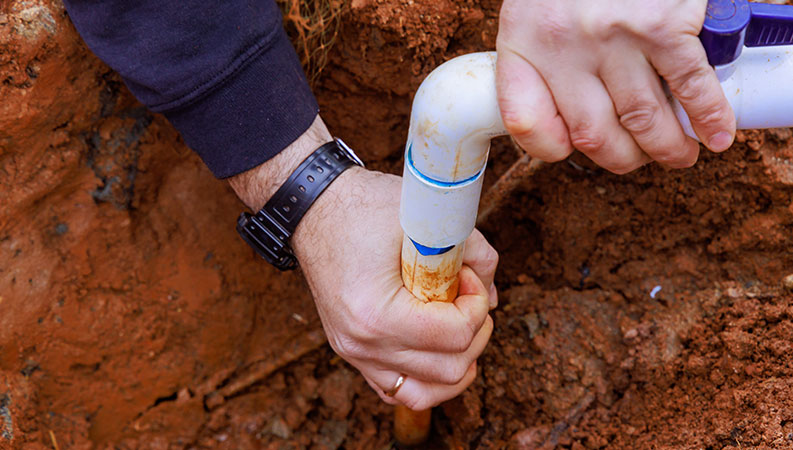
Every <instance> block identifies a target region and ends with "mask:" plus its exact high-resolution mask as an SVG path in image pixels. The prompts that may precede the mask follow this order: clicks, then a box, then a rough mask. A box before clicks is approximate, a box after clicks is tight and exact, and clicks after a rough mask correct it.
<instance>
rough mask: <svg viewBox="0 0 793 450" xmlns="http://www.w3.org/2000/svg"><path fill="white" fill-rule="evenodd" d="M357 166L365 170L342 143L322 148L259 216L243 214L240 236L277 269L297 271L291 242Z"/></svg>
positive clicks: (290, 177)
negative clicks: (301, 224)
mask: <svg viewBox="0 0 793 450" xmlns="http://www.w3.org/2000/svg"><path fill="white" fill-rule="evenodd" d="M353 165H359V166H363V162H361V160H360V159H359V158H358V156H356V155H355V152H353V151H352V149H350V148H349V147H347V145H346V144H344V142H342V141H341V139H336V140H335V141H334V142H329V143H327V144H325V145H323V146H321V147H320V148H318V149H317V150H315V151H314V152H313V153H312V154H311V155H309V157H308V158H306V159H305V160H304V161H303V162H302V163H301V164H300V165H299V166H298V167H297V169H295V171H294V172H292V174H291V175H290V176H289V178H288V179H287V180H286V182H285V183H284V184H283V185H282V186H281V187H280V188H278V190H277V191H276V193H275V194H274V195H273V196H272V197H271V198H270V201H268V202H267V204H266V205H264V207H263V208H262V209H261V210H260V211H259V212H258V213H256V214H255V215H251V214H249V213H247V212H243V213H242V214H240V217H239V219H238V220H237V232H238V233H239V234H240V236H241V237H242V239H243V240H245V242H247V243H248V244H249V245H250V246H251V247H253V249H254V250H255V251H256V253H258V254H259V255H260V256H261V257H262V258H264V259H265V260H266V261H267V262H269V263H270V264H272V265H274V266H275V267H276V268H278V269H280V270H292V269H295V268H296V267H297V265H298V263H297V258H296V257H295V254H294V252H293V251H292V248H291V247H290V246H289V243H288V240H289V238H290V237H292V234H294V232H295V229H296V228H297V224H298V223H299V222H300V219H302V218H303V215H304V214H305V213H306V211H308V209H309V208H310V207H311V205H312V204H313V203H314V201H316V199H317V198H318V197H319V196H320V195H321V194H322V192H323V191H324V190H325V188H327V187H328V185H330V183H331V182H333V180H335V179H336V178H337V177H338V176H339V175H340V174H341V173H342V172H344V171H345V170H346V169H347V168H348V167H350V166H353Z"/></svg>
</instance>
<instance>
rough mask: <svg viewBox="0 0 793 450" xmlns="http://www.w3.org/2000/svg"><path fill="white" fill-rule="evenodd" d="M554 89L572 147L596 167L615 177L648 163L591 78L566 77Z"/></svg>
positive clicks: (603, 91)
mask: <svg viewBox="0 0 793 450" xmlns="http://www.w3.org/2000/svg"><path fill="white" fill-rule="evenodd" d="M567 75H568V76H572V77H573V78H566V79H565V78H562V79H559V80H557V81H555V83H556V84H557V85H556V86H554V87H553V89H554V93H555V95H557V97H556V98H557V100H556V101H557V105H558V106H559V110H560V111H562V114H563V115H564V117H565V120H566V122H567V126H568V128H569V130H570V140H571V142H572V144H573V147H575V148H576V149H578V150H580V151H581V152H582V153H584V154H585V155H587V156H588V157H589V159H591V160H592V161H594V162H595V163H596V164H598V165H599V166H601V167H603V168H605V169H607V170H610V171H611V172H614V173H617V174H624V173H628V172H630V171H632V170H634V169H637V168H639V167H641V166H643V165H644V164H646V163H648V162H650V161H651V160H650V158H649V156H647V154H645V153H644V152H643V151H642V150H641V149H640V148H639V146H638V145H637V144H636V142H635V141H634V140H633V137H632V136H631V135H630V134H629V133H628V131H627V130H625V128H623V126H622V125H621V124H620V122H619V119H618V117H617V113H616V112H615V110H614V105H613V103H612V100H611V97H610V96H609V93H608V92H607V91H606V88H605V86H604V85H603V82H602V81H601V80H600V79H599V78H597V77H596V76H595V75H593V74H587V73H575V74H573V73H568V74H567Z"/></svg>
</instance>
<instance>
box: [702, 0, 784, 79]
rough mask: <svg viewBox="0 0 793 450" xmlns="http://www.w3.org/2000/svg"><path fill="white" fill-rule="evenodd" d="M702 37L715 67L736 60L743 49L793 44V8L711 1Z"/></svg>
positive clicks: (741, 0)
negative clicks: (745, 47)
mask: <svg viewBox="0 0 793 450" xmlns="http://www.w3.org/2000/svg"><path fill="white" fill-rule="evenodd" d="M699 38H700V40H701V41H702V45H703V46H704V47H705V51H706V52H707V54H708V62H710V64H711V65H713V66H720V65H723V64H729V63H731V62H733V61H735V60H736V59H738V57H739V56H740V55H741V50H742V49H743V47H744V46H747V47H768V46H772V45H791V44H793V6H790V5H770V4H767V3H749V2H748V0H709V1H708V11H707V15H706V17H705V24H704V25H703V26H702V32H701V33H700V35H699Z"/></svg>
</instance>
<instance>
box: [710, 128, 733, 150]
mask: <svg viewBox="0 0 793 450" xmlns="http://www.w3.org/2000/svg"><path fill="white" fill-rule="evenodd" d="M731 145H732V135H731V134H730V133H727V132H726V131H719V132H718V133H716V134H714V135H713V136H711V137H710V140H709V141H708V148H709V149H710V150H711V151H714V152H723V151H724V150H727V149H728V148H730V146H731Z"/></svg>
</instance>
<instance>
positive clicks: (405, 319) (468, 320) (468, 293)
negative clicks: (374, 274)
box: [370, 266, 489, 353]
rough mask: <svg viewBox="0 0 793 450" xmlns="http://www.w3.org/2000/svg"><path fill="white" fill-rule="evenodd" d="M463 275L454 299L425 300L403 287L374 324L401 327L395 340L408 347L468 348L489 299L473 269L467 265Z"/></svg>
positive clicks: (461, 272)
mask: <svg viewBox="0 0 793 450" xmlns="http://www.w3.org/2000/svg"><path fill="white" fill-rule="evenodd" d="M459 276H460V290H459V295H458V297H457V299H455V301H454V302H453V303H445V302H429V303H424V302H422V301H420V300H419V299H417V298H416V297H414V296H412V295H411V294H410V293H409V292H408V291H407V289H404V288H402V289H401V290H400V292H399V294H397V296H396V297H395V298H394V300H393V301H391V302H388V304H387V305H386V306H385V308H384V310H383V311H382V315H381V317H380V319H379V320H378V321H377V323H376V324H373V325H372V327H376V328H382V329H386V330H399V332H398V333H394V334H393V336H394V338H393V339H396V340H397V341H395V342H394V344H396V345H398V346H400V347H401V348H402V349H404V350H426V351H433V352H454V353H461V352H464V351H466V350H467V349H468V347H470V345H471V342H472V341H473V340H474V337H475V336H476V335H477V333H478V332H479V329H480V328H482V325H483V324H484V323H485V320H486V319H487V314H488V312H489V301H488V291H487V289H485V287H484V286H483V285H482V281H481V280H480V279H479V277H477V276H476V274H475V273H474V271H473V270H471V269H470V268H469V267H466V266H463V268H462V270H461V271H460V275H459ZM378 331H379V330H378ZM370 334H371V335H375V336H382V334H381V333H375V332H372V333H370Z"/></svg>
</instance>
